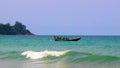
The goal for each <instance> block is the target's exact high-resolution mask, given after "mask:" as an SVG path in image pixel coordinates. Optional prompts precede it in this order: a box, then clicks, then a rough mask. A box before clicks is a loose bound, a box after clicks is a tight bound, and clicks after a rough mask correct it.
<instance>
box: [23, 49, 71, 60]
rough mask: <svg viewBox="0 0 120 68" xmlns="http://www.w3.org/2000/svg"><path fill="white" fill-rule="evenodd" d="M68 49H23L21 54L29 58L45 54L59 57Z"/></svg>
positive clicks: (37, 57) (40, 56)
mask: <svg viewBox="0 0 120 68" xmlns="http://www.w3.org/2000/svg"><path fill="white" fill-rule="evenodd" d="M67 52H69V51H47V50H46V51H43V52H35V51H25V52H23V53H22V54H21V55H23V56H26V58H30V59H41V58H44V57H47V56H54V57H59V56H61V55H65V54H66V53H67Z"/></svg>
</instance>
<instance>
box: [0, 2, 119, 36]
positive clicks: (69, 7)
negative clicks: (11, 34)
mask: <svg viewBox="0 0 120 68" xmlns="http://www.w3.org/2000/svg"><path fill="white" fill-rule="evenodd" d="M15 21H19V22H21V23H23V24H24V25H26V26H27V29H29V30H30V31H31V32H33V33H34V34H36V35H120V30H119V29H120V0H0V23H4V24H5V23H8V22H9V23H11V24H14V23H15Z"/></svg>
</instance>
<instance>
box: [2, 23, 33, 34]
mask: <svg viewBox="0 0 120 68" xmlns="http://www.w3.org/2000/svg"><path fill="white" fill-rule="evenodd" d="M0 34H1V35H32V33H31V32H30V31H29V30H28V29H26V26H25V25H23V24H22V23H21V22H18V21H16V22H15V24H14V25H13V26H11V25H10V24H9V23H7V24H0Z"/></svg>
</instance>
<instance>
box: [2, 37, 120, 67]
mask: <svg viewBox="0 0 120 68" xmlns="http://www.w3.org/2000/svg"><path fill="white" fill-rule="evenodd" d="M68 37H70V38H74V37H81V40H79V41H77V42H75V41H54V40H53V36H2V35H1V36H0V60H1V61H14V62H20V64H23V63H25V65H21V66H22V67H21V66H19V67H18V68H73V67H74V68H80V67H81V68H119V67H120V36H68ZM14 62H13V63H14ZM9 68H10V67H9ZM11 68H13V67H11Z"/></svg>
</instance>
